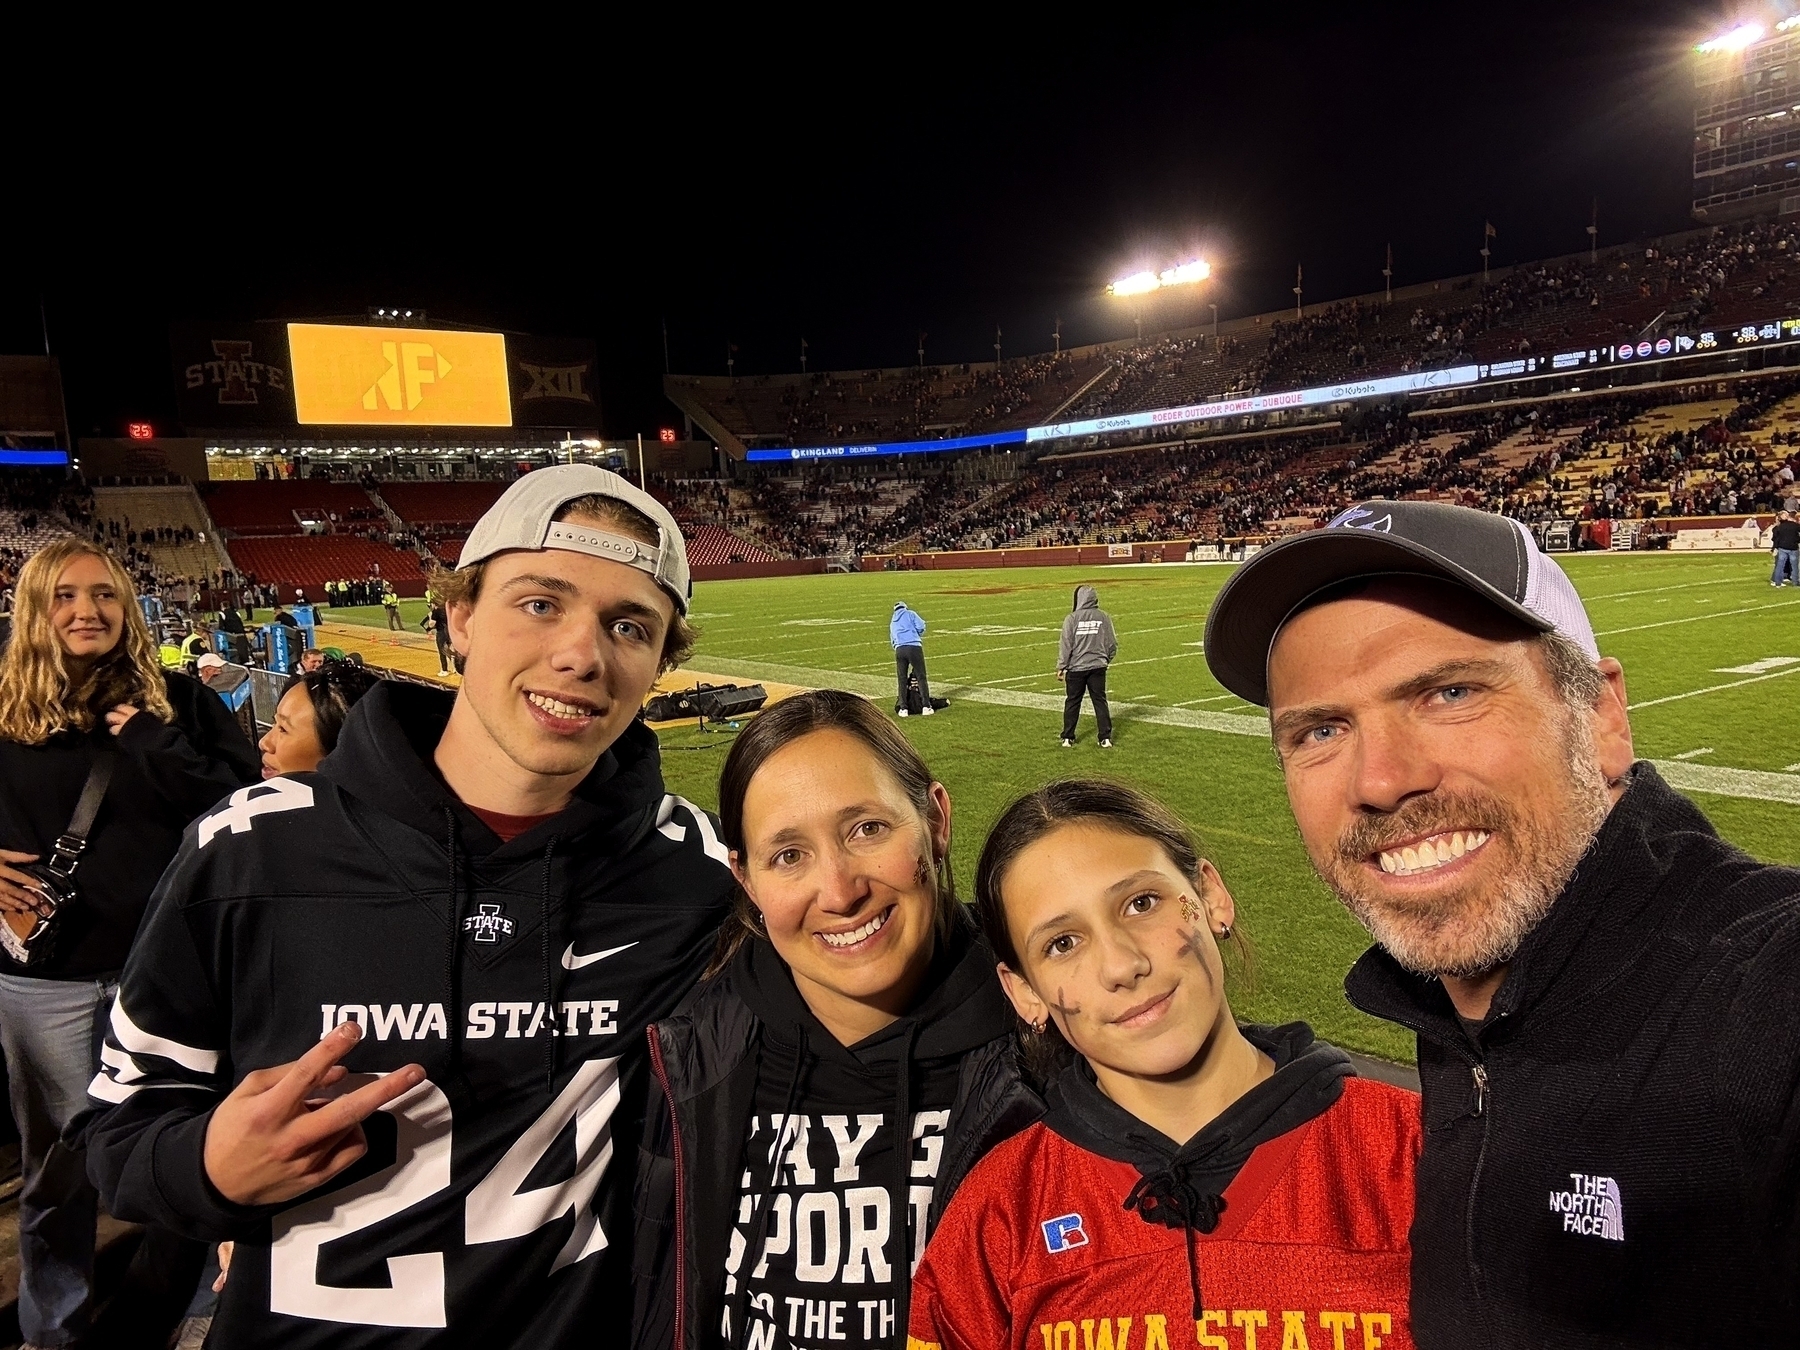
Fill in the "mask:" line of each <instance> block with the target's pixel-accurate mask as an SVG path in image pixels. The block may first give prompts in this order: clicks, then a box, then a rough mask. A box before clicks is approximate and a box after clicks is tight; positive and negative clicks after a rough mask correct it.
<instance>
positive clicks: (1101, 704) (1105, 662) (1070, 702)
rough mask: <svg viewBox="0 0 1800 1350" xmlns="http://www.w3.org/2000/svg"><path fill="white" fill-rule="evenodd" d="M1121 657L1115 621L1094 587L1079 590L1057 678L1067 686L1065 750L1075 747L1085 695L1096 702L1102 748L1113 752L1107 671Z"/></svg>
mask: <svg viewBox="0 0 1800 1350" xmlns="http://www.w3.org/2000/svg"><path fill="white" fill-rule="evenodd" d="M1118 654H1119V640H1118V638H1117V637H1115V636H1114V635H1113V625H1112V618H1111V617H1110V616H1109V615H1108V614H1107V612H1106V611H1105V610H1103V609H1101V608H1100V596H1099V594H1098V593H1097V592H1096V591H1095V590H1094V588H1093V587H1092V586H1077V587H1076V588H1075V608H1074V609H1073V610H1071V611H1070V612H1069V617H1068V618H1066V619H1064V620H1063V627H1062V644H1061V646H1060V647H1059V648H1058V649H1057V653H1056V678H1057V679H1059V680H1061V681H1062V682H1063V691H1064V698H1063V733H1062V743H1063V745H1064V746H1071V745H1073V744H1075V724H1076V722H1077V721H1079V720H1080V718H1081V701H1082V696H1083V695H1088V696H1091V697H1092V698H1093V700H1094V720H1095V722H1097V723H1098V724H1099V725H1098V728H1097V729H1098V731H1099V732H1100V748H1101V749H1102V750H1110V749H1112V710H1111V709H1110V708H1108V707H1107V706H1106V668H1107V667H1108V666H1109V665H1111V664H1112V659H1113V657H1115V656H1117V655H1118Z"/></svg>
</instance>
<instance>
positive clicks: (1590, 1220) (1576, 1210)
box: [1550, 1172, 1625, 1242]
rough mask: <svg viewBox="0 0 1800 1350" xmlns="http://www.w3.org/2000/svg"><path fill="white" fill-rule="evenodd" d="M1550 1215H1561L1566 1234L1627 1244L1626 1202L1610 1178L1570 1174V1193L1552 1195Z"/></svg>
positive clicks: (1584, 1173)
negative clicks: (1625, 1242)
mask: <svg viewBox="0 0 1800 1350" xmlns="http://www.w3.org/2000/svg"><path fill="white" fill-rule="evenodd" d="M1550 1211H1551V1213H1553V1214H1560V1215H1562V1226H1563V1232H1565V1233H1581V1234H1583V1235H1585V1236H1587V1237H1599V1238H1607V1239H1608V1240H1610V1241H1613V1242H1623V1241H1624V1240H1625V1202H1624V1200H1623V1199H1622V1198H1621V1197H1620V1195H1619V1183H1618V1182H1616V1181H1614V1180H1613V1179H1612V1178H1611V1177H1594V1176H1589V1175H1588V1174H1587V1173H1586V1172H1571V1173H1569V1189H1568V1190H1566V1191H1551V1192H1550Z"/></svg>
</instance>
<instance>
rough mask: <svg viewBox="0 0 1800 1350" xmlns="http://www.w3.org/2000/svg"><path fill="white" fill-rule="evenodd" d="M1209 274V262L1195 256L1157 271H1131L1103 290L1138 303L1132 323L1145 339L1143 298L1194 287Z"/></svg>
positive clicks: (1210, 268) (1208, 276)
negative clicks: (1183, 287)
mask: <svg viewBox="0 0 1800 1350" xmlns="http://www.w3.org/2000/svg"><path fill="white" fill-rule="evenodd" d="M1211 277H1212V264H1211V263H1209V262H1207V261H1206V259H1204V258H1195V259H1193V260H1192V261H1190V262H1184V263H1177V264H1176V265H1175V266H1173V267H1166V268H1164V269H1163V270H1162V271H1160V272H1152V271H1150V270H1148V269H1145V270H1144V271H1142V272H1133V273H1132V274H1131V275H1130V276H1124V277H1119V278H1118V279H1117V280H1115V281H1112V282H1109V283H1108V284H1107V287H1106V293H1107V294H1108V295H1111V296H1117V297H1119V298H1121V299H1132V300H1135V301H1136V302H1137V306H1136V309H1135V310H1134V312H1133V314H1132V319H1131V321H1132V324H1133V326H1134V327H1135V328H1136V329H1137V340H1138V342H1139V343H1140V344H1141V343H1142V342H1143V340H1144V297H1145V296H1146V295H1154V294H1155V293H1156V292H1157V291H1161V290H1167V289H1169V288H1170V287H1175V286H1197V285H1199V284H1200V283H1201V282H1203V281H1206V280H1209V279H1210V278H1211Z"/></svg>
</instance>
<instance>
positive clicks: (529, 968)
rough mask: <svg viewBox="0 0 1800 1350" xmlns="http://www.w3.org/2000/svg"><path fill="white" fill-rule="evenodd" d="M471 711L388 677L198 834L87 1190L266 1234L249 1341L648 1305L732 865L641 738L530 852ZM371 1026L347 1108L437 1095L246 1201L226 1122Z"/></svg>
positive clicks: (231, 1303) (245, 1270)
mask: <svg viewBox="0 0 1800 1350" xmlns="http://www.w3.org/2000/svg"><path fill="white" fill-rule="evenodd" d="M450 707H451V698H450V696H448V695H445V694H443V693H441V692H440V691H436V690H431V689H426V688H423V687H415V686H408V685H400V684H389V683H384V684H382V685H381V686H379V687H378V688H377V689H376V690H374V691H373V692H371V693H370V694H369V696H368V697H366V698H365V699H364V700H363V701H362V702H361V703H360V704H358V705H357V707H356V709H355V711H354V712H353V714H352V716H351V718H350V721H349V723H348V724H347V725H346V727H345V729H344V734H343V737H342V739H341V740H340V742H339V745H338V748H337V750H336V751H335V752H334V753H333V754H332V755H331V756H329V757H328V758H327V759H326V760H325V762H324V764H322V765H321V767H320V770H319V772H317V773H313V774H298V775H295V776H293V777H291V778H279V779H271V780H269V781H268V782H265V783H261V784H258V785H255V786H252V787H249V788H245V789H243V790H241V791H239V792H237V793H235V794H233V796H232V797H231V798H230V800H229V801H228V802H227V803H222V804H221V806H220V807H219V808H218V809H216V810H214V811H213V812H212V813H211V814H209V815H207V816H204V817H202V818H201V819H200V820H198V821H197V822H196V823H195V824H194V825H193V826H191V827H190V828H189V830H188V832H187V835H186V838H185V840H184V842H183V844H182V847H181V851H180V853H179V854H178V855H177V856H176V859H175V861H174V863H173V864H172V865H171V866H170V868H169V871H168V873H167V874H166V875H165V876H164V878H163V880H162V883H161V885H160V886H159V887H158V889H157V892H156V894H155V895H154V896H153V897H152V900H151V907H150V911H149V913H148V915H147V917H146V919H145V922H144V926H143V930H142V932H141V934H140V936H139V939H138V942H137V945H136V947H135V948H134V949H133V951H132V954H131V958H130V960H129V962H128V963H127V965H126V967H125V973H124V978H123V983H122V986H121V990H120V996H119V1000H118V1004H117V1006H116V1008H115V1010H114V1012H113V1014H112V1019H111V1023H110V1027H109V1030H108V1034H107V1037H106V1044H105V1048H104V1050H103V1052H102V1064H101V1072H100V1073H99V1075H98V1076H97V1077H96V1078H95V1079H94V1082H93V1085H92V1087H91V1089H90V1092H91V1095H92V1097H93V1098H94V1099H95V1101H96V1102H97V1103H100V1104H104V1105H108V1106H110V1107H111V1110H110V1111H109V1112H108V1113H107V1114H105V1115H104V1116H102V1117H100V1118H99V1119H97V1120H95V1121H93V1122H92V1123H91V1124H90V1125H89V1127H88V1131H87V1138H88V1143H89V1155H88V1157H89V1171H90V1173H91V1175H92V1176H93V1178H94V1180H95V1182H96V1183H97V1184H98V1186H99V1188H100V1191H101V1194H102V1196H103V1197H104V1199H105V1201H106V1204H107V1207H108V1209H109V1211H110V1212H111V1213H113V1214H115V1215H117V1216H119V1217H121V1218H127V1219H132V1220H137V1221H140V1222H147V1223H154V1224H159V1225H162V1226H165V1227H168V1228H171V1229H174V1230H175V1231H177V1232H181V1233H185V1234H188V1235H190V1236H193V1237H198V1238H205V1239H209V1240H211V1239H222V1238H235V1239H236V1240H237V1253H236V1257H235V1259H234V1261H233V1263H232V1267H231V1276H230V1279H229V1281H228V1283H227V1284H226V1287H225V1292H224V1295H223V1297H222V1299H221V1302H220V1307H219V1312H218V1317H217V1320H216V1322H215V1324H214V1329H213V1339H214V1340H215V1341H217V1342H218V1343H220V1344H224V1345H230V1346H233V1347H254V1346H276V1345H279V1346H282V1347H299V1348H304V1347H315V1346H316V1347H325V1346H330V1347H348V1348H350V1350H355V1348H356V1347H366V1346H383V1347H387V1346H393V1347H408V1348H409V1350H410V1347H424V1346H451V1345H482V1346H492V1347H505V1346H517V1347H521V1350H524V1348H525V1347H529V1348H530V1350H544V1348H546V1347H560V1346H573V1345H578V1344H579V1345H583V1346H585V1345H588V1344H591V1343H593V1342H594V1339H595V1337H596V1334H597V1333H596V1328H597V1327H598V1326H599V1325H600V1324H601V1319H603V1318H606V1317H610V1316H615V1315H616V1310H617V1309H619V1308H622V1307H628V1306H630V1305H629V1296H630V1294H629V1290H630V1268H631V1246H632V1241H633V1231H634V1228H633V1216H632V1211H631V1197H632V1194H633V1185H634V1176H633V1174H634V1172H635V1168H636V1162H637V1157H638V1141H639V1135H640V1133H641V1131H642V1122H643V1109H644V1099H645V1092H646V1085H647V1081H648V1066H647V1064H646V1058H647V1057H646V1054H645V1052H644V1045H645V1039H644V1033H645V1027H646V1026H647V1025H648V1024H649V1023H650V1021H651V1020H652V1019H654V1018H656V1017H659V1016H663V1015H666V1014H667V1013H668V1012H669V1011H670V1010H671V1009H672V1008H673V1007H674V1006H675V1005H676V1004H677V1003H678V1002H679V1001H680V1000H681V998H682V996H683V995H684V994H685V993H686V992H687V990H688V988H689V987H690V986H691V985H692V984H693V982H694V980H695V979H696V978H697V977H698V975H699V973H700V971H701V969H702V968H703V967H704V964H705V960H706V956H707V953H708V952H709V951H710V949H711V947H712V943H713V936H714V933H715V931H716V929H717V927H718V924H719V921H720V918H721V916H722V915H723V913H724V909H725V905H726V903H727V900H728V897H729V894H730V887H731V878H730V873H729V872H728V870H727V869H726V866H725V860H726V854H725V850H724V849H723V847H722V846H721V845H720V843H719V840H718V835H717V831H716V829H715V827H714V824H713V821H712V820H711V819H710V818H709V817H708V816H707V815H706V814H705V813H704V812H702V811H699V810H697V809H696V808H694V807H693V806H692V805H690V804H689V803H687V802H685V801H683V800H681V799H680V798H677V797H671V796H668V795H667V794H665V793H664V791H663V784H662V774H661V769H660V766H659V759H658V754H657V747H656V738H655V736H654V734H653V733H652V732H650V731H649V730H648V729H647V728H645V727H644V726H643V725H641V724H633V725H632V726H631V727H630V729H628V730H627V731H626V732H625V734H624V735H623V736H621V737H620V739H619V740H618V742H617V743H616V744H615V745H614V746H613V748H612V749H611V750H610V751H608V752H607V754H605V755H604V756H602V758H601V760H600V761H599V763H598V764H597V765H596V766H595V768H594V771H593V772H592V773H591V774H590V775H589V777H588V778H587V780H586V781H585V782H584V783H583V784H582V785H581V787H580V788H578V789H577V790H576V793H575V797H574V800H573V801H572V802H571V803H570V804H569V806H568V807H567V808H566V809H565V810H564V811H562V812H561V813H560V814H559V815H557V816H555V817H554V818H553V819H551V820H549V821H546V822H544V823H542V824H540V825H538V826H537V827H535V828H534V829H532V830H530V831H528V832H527V833H525V834H523V835H520V836H519V837H518V838H516V839H514V840H512V841H511V842H510V843H502V842H501V841H500V840H499V839H498V838H497V837H496V836H495V835H493V834H492V833H491V832H490V831H489V830H488V829H487V827H486V826H484V825H483V824H482V823H481V822H480V821H479V820H478V819H477V818H476V817H475V816H474V814H473V813H472V812H470V811H469V810H468V809H467V808H466V807H464V806H463V805H462V804H461V803H460V802H459V801H458V800H457V799H456V798H455V797H454V796H453V795H452V794H451V792H450V791H449V790H448V788H447V787H446V786H445V785H444V783H443V782H442V781H441V780H440V779H439V778H438V777H437V775H436V774H435V773H434V772H433V770H432V769H431V767H430V756H431V753H432V750H433V748H434V747H435V745H436V744H437V741H438V738H439V737H440V736H441V734H442V732H443V728H444V725H445V722H446V721H447V719H448V716H449V710H450ZM346 1019H354V1020H356V1021H357V1022H359V1023H360V1024H361V1025H362V1027H363V1031H364V1036H363V1039H362V1041H361V1042H359V1043H358V1045H357V1046H356V1048H355V1049H354V1050H352V1051H351V1052H350V1054H349V1055H348V1056H347V1057H346V1059H345V1060H344V1063H345V1064H346V1066H347V1067H348V1068H349V1069H350V1070H351V1075H350V1078H349V1079H347V1080H346V1087H353V1086H355V1085H357V1084H360V1083H361V1082H365V1081H367V1077H366V1076H367V1075H372V1074H378V1073H382V1072H385V1071H387V1070H391V1069H396V1068H399V1067H400V1066H401V1065H403V1064H406V1063H409V1062H418V1063H421V1064H423V1065H424V1067H425V1070H426V1074H427V1080H426V1081H425V1082H424V1083H421V1084H420V1085H419V1086H418V1087H417V1088H415V1089H414V1090H413V1091H412V1092H410V1093H408V1094H407V1095H405V1096H403V1097H402V1098H400V1099H399V1100H398V1101H397V1102H395V1103H392V1104H391V1105H390V1106H389V1107H388V1108H387V1109H384V1110H382V1111H379V1112H376V1113H375V1114H374V1115H373V1116H371V1117H370V1118H369V1120H368V1121H367V1122H366V1123H365V1125H364V1130H365V1133H366V1134H367V1137H368V1141H369V1153H368V1156H367V1157H365V1158H364V1159H362V1160H361V1161H360V1162H359V1163H357V1164H356V1165H355V1166H354V1167H352V1168H350V1169H349V1170H347V1171H346V1172H344V1173H343V1174H341V1175H340V1176H338V1177H336V1178H334V1179H333V1180H332V1181H331V1182H330V1183H328V1184H327V1185H325V1186H323V1187H321V1188H319V1189H318V1190H316V1191H313V1192H311V1193H310V1194H308V1195H304V1196H301V1197H299V1198H298V1199H297V1200H294V1201H291V1202H289V1203H287V1204H283V1205H277V1206H269V1207H261V1208H250V1207H244V1206H239V1205H236V1204H233V1203H231V1202H229V1201H228V1200H226V1199H225V1198H224V1197H223V1196H222V1195H220V1194H219V1193H218V1192H217V1190H216V1189H215V1188H214V1187H213V1186H212V1184H211V1182H210V1181H209V1179H208V1178H207V1176H206V1174H205V1171H204V1167H203V1163H202V1149H203V1144H204V1140H205V1135H206V1129H207V1124H208V1121H209V1119H210V1115H209V1113H210V1111H211V1109H212V1108H213V1106H214V1105H215V1104H216V1103H217V1102H218V1100H219V1099H220V1097H221V1096H222V1095H223V1094H224V1093H226V1092H227V1091H229V1090H230V1089H231V1087H232V1086H233V1085H234V1084H235V1083H237V1082H238V1081H239V1080H241V1079H242V1078H243V1077H244V1075H245V1074H247V1073H248V1072H249V1071H251V1070H252V1069H258V1068H264V1067H268V1066H273V1065H277V1064H283V1063H286V1062H288V1061H290V1060H293V1059H296V1058H298V1057H299V1056H300V1055H301V1054H303V1053H304V1052H305V1051H306V1050H307V1049H308V1048H309V1047H311V1046H312V1045H313V1044H314V1043H315V1042H316V1041H317V1040H318V1038H319V1036H320V1035H321V1034H322V1033H323V1032H324V1031H325V1030H327V1029H329V1028H330V1027H331V1026H333V1025H335V1024H336V1023H338V1022H341V1021H344V1020H346Z"/></svg>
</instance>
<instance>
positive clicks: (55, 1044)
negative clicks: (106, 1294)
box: [0, 974, 118, 1346]
mask: <svg viewBox="0 0 1800 1350" xmlns="http://www.w3.org/2000/svg"><path fill="white" fill-rule="evenodd" d="M117 987H118V986H117V984H116V983H114V982H112V981H109V980H34V979H30V978H28V977H26V976H22V975H6V974H0V1048H4V1050H5V1051H6V1068H7V1073H8V1075H9V1076H10V1078H11V1080H12V1113H13V1122H14V1123H15V1124H16V1125H17V1126H18V1127H19V1153H20V1158H19V1162H20V1167H21V1170H22V1171H23V1173H24V1182H25V1184H24V1189H23V1190H21V1191H20V1192H19V1266H20V1270H19V1331H20V1332H21V1334H23V1336H24V1337H25V1339H26V1340H28V1341H31V1342H33V1343H35V1344H37V1345H44V1346H61V1345H71V1344H73V1343H74V1341H75V1339H76V1338H77V1337H78V1336H80V1334H81V1333H82V1332H83V1331H85V1330H86V1329H87V1324H88V1318H89V1316H90V1314H91V1313H92V1312H93V1306H92V1303H93V1286H94V1224H95V1222H96V1220H97V1218H98V1215H99V1207H100V1201H99V1197H98V1195H96V1194H95V1191H94V1188H93V1186H92V1184H90V1183H89V1181H88V1178H87V1158H86V1156H85V1155H84V1154H83V1153H82V1152H80V1151H79V1150H76V1149H71V1148H69V1147H68V1146H67V1145H65V1144H64V1143H63V1142H62V1132H63V1130H64V1129H65V1128H66V1127H67V1126H68V1124H69V1122H70V1121H71V1120H73V1119H74V1118H75V1116H76V1114H77V1113H79V1112H81V1111H83V1110H85V1109H86V1108H87V1104H88V1100H87V1085H88V1082H89V1081H90V1080H91V1079H92V1078H93V1076H94V1071H95V1062H94V1057H95V1044H96V1039H95V1032H96V1025H95V1021H96V1014H97V1013H99V1012H100V1011H101V1010H103V1009H105V1008H107V1007H110V1006H111V1000H112V996H113V991H114V990H115V989H116V988H117Z"/></svg>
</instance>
